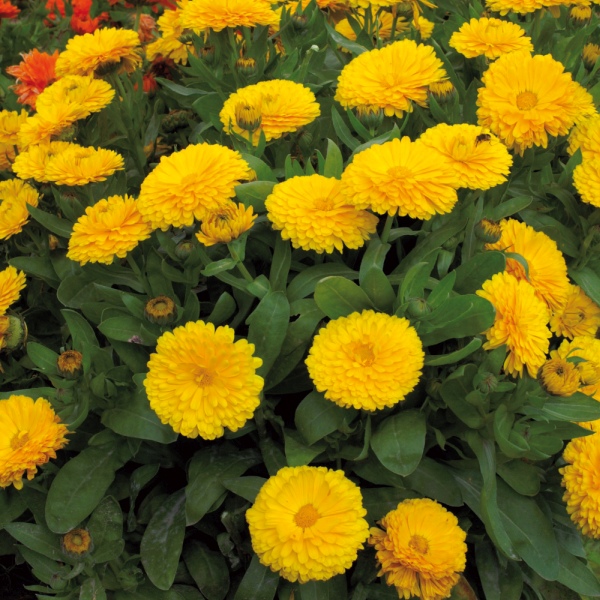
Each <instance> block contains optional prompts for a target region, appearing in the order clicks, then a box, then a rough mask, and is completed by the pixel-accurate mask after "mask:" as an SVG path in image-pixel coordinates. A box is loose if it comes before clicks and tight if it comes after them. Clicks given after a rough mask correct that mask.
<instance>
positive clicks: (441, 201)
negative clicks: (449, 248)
mask: <svg viewBox="0 0 600 600" xmlns="http://www.w3.org/2000/svg"><path fill="white" fill-rule="evenodd" d="M342 184H343V188H342V193H343V194H344V195H345V196H347V197H348V199H349V200H350V202H352V204H354V205H356V207H357V208H362V209H364V208H371V210H373V211H374V212H376V213H378V214H386V213H387V214H389V215H396V214H398V215H400V216H406V215H408V216H409V217H412V218H414V219H424V220H428V219H430V218H431V217H432V216H433V215H435V214H444V213H449V212H450V211H451V210H452V209H453V208H454V205H455V204H456V201H457V200H458V196H457V195H456V176H455V175H454V173H453V172H452V168H451V166H450V165H449V163H448V162H447V161H444V160H442V159H441V158H440V155H439V154H437V153H433V152H431V149H430V148H429V146H426V145H425V144H424V143H423V142H421V141H418V140H417V141H416V142H411V141H410V139H409V138H408V137H403V138H402V140H398V139H393V140H391V141H390V142H386V143H385V144H377V145H373V146H371V147H370V148H368V149H367V150H363V151H362V152H359V153H358V154H357V155H356V156H355V157H354V160H353V162H352V163H351V164H350V165H348V166H347V167H346V169H345V171H344V173H343V174H342Z"/></svg>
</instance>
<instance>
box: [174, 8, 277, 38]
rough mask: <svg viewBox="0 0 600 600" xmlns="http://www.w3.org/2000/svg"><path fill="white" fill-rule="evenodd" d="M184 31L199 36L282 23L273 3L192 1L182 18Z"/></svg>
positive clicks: (184, 10)
mask: <svg viewBox="0 0 600 600" xmlns="http://www.w3.org/2000/svg"><path fill="white" fill-rule="evenodd" d="M181 23H182V25H183V27H188V28H189V29H193V30H194V31H195V32H196V33H200V32H201V31H203V30H204V29H211V30H212V31H221V30H222V29H225V28H226V27H256V26H257V25H271V24H275V23H279V19H278V18H277V14H276V13H275V12H274V11H273V10H272V8H271V2H270V0H252V2H248V0H191V1H190V2H189V3H188V4H187V5H186V7H185V8H184V9H183V13H182V15H181Z"/></svg>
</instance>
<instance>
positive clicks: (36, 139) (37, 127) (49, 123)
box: [19, 103, 84, 150]
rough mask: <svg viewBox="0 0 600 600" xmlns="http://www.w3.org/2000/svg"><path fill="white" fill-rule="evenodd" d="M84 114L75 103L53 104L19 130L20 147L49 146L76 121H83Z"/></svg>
mask: <svg viewBox="0 0 600 600" xmlns="http://www.w3.org/2000/svg"><path fill="white" fill-rule="evenodd" d="M83 116H84V113H83V111H82V109H81V107H80V106H78V105H77V104H73V103H63V104H52V105H49V106H46V107H45V108H44V109H43V113H38V114H35V115H33V116H31V117H28V118H27V120H26V121H25V122H24V123H23V125H22V126H21V129H20V130H19V146H21V148H22V149H23V150H25V149H28V148H29V147H31V146H35V145H39V144H47V143H48V142H51V141H53V138H56V137H57V136H59V135H61V134H63V132H64V131H65V130H67V129H68V128H69V127H70V126H71V125H73V123H75V121H77V120H79V119H82V118H83Z"/></svg>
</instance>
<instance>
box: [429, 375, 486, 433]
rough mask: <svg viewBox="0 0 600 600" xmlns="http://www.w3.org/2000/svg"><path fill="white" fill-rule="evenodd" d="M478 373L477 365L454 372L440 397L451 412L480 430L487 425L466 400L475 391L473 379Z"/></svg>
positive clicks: (441, 391) (441, 389) (442, 389)
mask: <svg viewBox="0 0 600 600" xmlns="http://www.w3.org/2000/svg"><path fill="white" fill-rule="evenodd" d="M476 373H477V367H476V366H475V365H472V364H469V365H463V366H461V367H459V368H458V369H456V371H453V372H452V373H451V374H450V375H449V376H448V377H447V378H446V380H445V381H444V383H442V387H441V388H440V395H441V396H442V399H443V400H444V402H445V403H446V404H447V405H448V407H449V408H450V410H451V411H452V412H453V413H454V414H455V415H456V416H457V417H458V418H459V419H460V420H461V421H462V422H463V423H465V424H466V425H468V426H469V427H470V428H472V429H478V428H479V427H483V426H484V424H485V420H484V418H483V417H482V416H481V414H480V413H479V411H478V410H477V409H476V408H475V407H474V406H473V405H472V404H470V403H469V402H467V401H466V400H465V398H466V397H467V395H468V394H469V393H470V392H471V391H473V383H472V382H473V377H475V374H476Z"/></svg>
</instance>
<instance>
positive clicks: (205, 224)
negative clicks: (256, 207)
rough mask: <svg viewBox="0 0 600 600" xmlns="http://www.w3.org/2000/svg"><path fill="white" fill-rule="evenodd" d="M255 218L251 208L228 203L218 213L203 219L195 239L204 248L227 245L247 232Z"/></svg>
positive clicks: (210, 214)
mask: <svg viewBox="0 0 600 600" xmlns="http://www.w3.org/2000/svg"><path fill="white" fill-rule="evenodd" d="M256 216H257V215H255V214H254V211H253V209H252V207H251V206H249V207H248V208H246V207H245V206H244V205H243V204H241V203H240V204H237V205H236V204H235V203H234V202H228V203H227V204H225V205H224V206H223V208H222V209H221V210H219V211H218V212H214V213H213V212H211V213H209V214H208V215H207V216H206V217H205V219H204V221H202V225H201V226H200V231H199V232H198V233H197V234H196V238H197V239H198V241H199V242H201V243H202V244H204V245H205V246H214V245H215V244H226V243H229V242H231V240H235V239H237V238H239V237H240V235H242V233H244V232H246V231H248V230H249V229H250V228H251V227H252V225H253V224H254V221H255V220H256Z"/></svg>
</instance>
